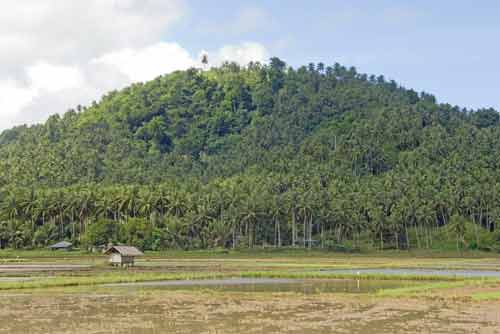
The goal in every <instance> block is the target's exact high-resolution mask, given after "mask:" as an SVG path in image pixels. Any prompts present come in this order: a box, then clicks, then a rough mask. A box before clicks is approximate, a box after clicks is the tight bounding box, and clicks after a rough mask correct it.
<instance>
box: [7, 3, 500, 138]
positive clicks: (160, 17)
mask: <svg viewBox="0 0 500 334" xmlns="http://www.w3.org/2000/svg"><path fill="white" fill-rule="evenodd" d="M2 9H3V10H2V11H0V65H1V66H0V130H2V129H6V128H9V127H11V126H15V125H20V124H32V123H37V122H41V121H44V120H45V119H46V118H47V117H48V115H51V114H54V113H63V112H65V111H66V110H68V109H69V108H74V107H75V106H76V105H78V104H81V105H87V104H89V103H91V101H93V100H99V99H100V97H101V96H102V95H103V94H105V93H106V92H108V91H110V90H114V89H120V88H122V87H125V86H126V85H129V84H131V83H133V82H137V81H146V80H151V79H153V78H155V77H156V76H158V75H161V74H165V73H169V72H172V71H174V70H182V69H186V68H189V67H193V66H195V67H199V66H200V61H199V59H200V54H201V53H203V52H208V54H209V59H210V63H211V65H212V66H214V65H215V66H216V65H218V64H221V63H222V62H224V61H236V62H238V63H240V64H246V63H248V61H263V62H264V61H266V60H267V59H268V58H269V57H270V56H278V57H280V58H282V59H283V60H285V61H286V62H287V63H288V64H290V65H292V66H300V65H307V64H308V63H309V62H323V63H325V64H333V63H335V62H339V63H342V64H344V65H345V66H356V67H357V68H358V71H360V72H364V73H368V74H377V75H378V74H383V75H384V76H385V77H386V78H389V79H394V80H396V81H398V82H399V83H400V84H402V85H404V86H406V87H407V88H413V89H415V90H418V91H422V90H425V91H426V92H429V93H432V94H434V95H436V97H437V98H438V100H439V101H440V102H446V103H450V104H453V105H459V106H461V107H467V108H480V107H494V108H496V109H498V110H500V94H498V92H497V77H499V75H500V65H499V59H500V43H499V42H498V39H499V38H498V37H500V20H499V19H498V18H499V17H500V2H498V1H492V0H478V1H475V2H472V1H460V0H459V1H451V0H441V1H429V0H419V1H408V0H400V1H390V0H372V1H368V0H357V1H355V0H352V1H339V0H330V1H326V0H310V1H298V0H288V1H278V0H268V1H263V0H256V1H236V0H233V1H229V0H217V1H207V0H147V1H145V0H72V1H61V0H23V1H19V0H2Z"/></svg>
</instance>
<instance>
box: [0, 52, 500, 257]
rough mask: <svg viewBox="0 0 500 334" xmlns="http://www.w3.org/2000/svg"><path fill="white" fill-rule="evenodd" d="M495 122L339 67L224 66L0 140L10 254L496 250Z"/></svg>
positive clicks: (142, 88)
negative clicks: (75, 246)
mask: <svg viewBox="0 0 500 334" xmlns="http://www.w3.org/2000/svg"><path fill="white" fill-rule="evenodd" d="M499 135H500V126H499V115H498V113H497V112H496V111H495V110H492V109H482V110H477V111H469V110H462V109H459V108H457V107H453V106H450V105H444V104H438V103H436V99H435V98H434V97H433V96H432V95H429V94H426V93H417V92H415V91H413V90H407V89H405V88H403V87H400V86H398V85H397V84H396V83H395V82H394V81H387V80H385V79H384V77H383V76H379V77H375V76H367V75H364V74H359V73H357V71H356V69H355V68H349V69H347V68H345V67H343V66H341V65H338V64H336V65H335V66H332V67H326V66H325V65H323V64H321V63H320V64H310V65H309V66H308V67H301V68H298V69H293V68H290V67H288V66H287V65H286V64H285V63H283V62H282V61H281V60H279V59H276V58H273V59H271V62H270V64H269V65H260V64H250V65H249V66H247V67H244V68H242V67H239V66H237V65H235V64H226V65H224V66H222V67H221V68H216V69H212V70H210V71H206V72H203V71H200V70H196V69H191V70H188V71H182V72H175V73H172V74H169V75H165V76H161V77H159V78H157V79H155V80H153V81H150V82H147V83H144V84H143V83H140V84H135V85H132V86H130V87H128V88H126V89H124V90H122V91H119V92H111V93H109V94H107V95H106V96H104V97H103V98H102V100H101V101H100V102H99V103H93V104H92V105H91V106H90V107H83V108H82V107H78V108H77V110H76V111H75V110H71V111H69V112H67V113H65V114H64V115H62V116H59V115H54V116H51V117H50V118H49V119H48V120H47V122H45V123H44V124H40V125H36V126H32V127H26V126H22V127H16V128H13V129H11V130H7V131H4V132H3V133H2V134H1V135H0V246H1V247H15V248H22V247H39V246H44V245H47V243H49V242H52V241H56V240H61V239H68V240H73V241H75V242H77V243H82V244H84V245H100V244H105V243H108V242H122V243H132V244H136V245H138V246H140V247H142V248H144V249H166V248H183V249H190V248H191V249H192V248H210V247H254V246H257V245H259V246H261V245H273V246H277V247H279V246H296V247H299V246H300V247H311V246H322V247H332V248H358V247H367V246H370V247H377V248H401V249H405V248H410V247H419V248H424V247H426V248H432V247H448V246H449V247H457V248H458V249H463V248H481V249H496V248H497V247H500V233H497V226H496V222H497V221H498V219H499V218H500V205H499V202H498V200H499V195H500V184H499V182H498V180H500V166H499V164H500V159H499V157H500V141H499V140H498V138H499Z"/></svg>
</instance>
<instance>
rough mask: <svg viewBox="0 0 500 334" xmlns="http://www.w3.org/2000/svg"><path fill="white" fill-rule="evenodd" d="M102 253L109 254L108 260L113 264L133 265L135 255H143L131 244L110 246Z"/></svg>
mask: <svg viewBox="0 0 500 334" xmlns="http://www.w3.org/2000/svg"><path fill="white" fill-rule="evenodd" d="M104 254H107V255H110V257H109V262H110V263H111V264H112V265H113V266H133V265H134V259H135V257H136V256H141V255H144V254H143V253H142V252H141V251H140V250H138V249H137V248H135V247H133V246H111V247H109V248H108V249H107V250H106V252H105V253H104Z"/></svg>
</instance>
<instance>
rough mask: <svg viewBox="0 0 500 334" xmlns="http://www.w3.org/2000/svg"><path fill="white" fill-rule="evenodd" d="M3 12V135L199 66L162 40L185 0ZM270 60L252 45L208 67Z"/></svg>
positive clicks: (43, 4) (60, 3) (61, 2)
mask: <svg viewBox="0 0 500 334" xmlns="http://www.w3.org/2000/svg"><path fill="white" fill-rule="evenodd" d="M2 5H3V8H4V10H2V11H0V23H1V24H0V63H1V64H2V67H0V130H2V129H6V128H9V127H12V126H14V125H19V124H24V123H28V124H31V123H34V122H40V121H43V120H45V119H46V118H47V117H48V115H50V114H54V113H62V112H64V111H66V110H67V109H69V108H73V107H75V106H76V105H78V104H82V105H86V104H89V103H90V102H91V101H92V100H98V99H99V98H100V96H101V95H102V94H104V93H106V92H107V91H109V90H113V89H119V88H122V87H124V86H126V85H128V84H130V83H132V82H135V81H146V80H150V79H153V78H155V77H157V76H158V75H161V74H164V73H169V72H172V71H174V70H180V69H186V68H189V67H192V66H201V64H200V59H199V58H198V57H197V56H193V55H192V54H190V53H189V52H188V51H187V50H186V49H184V48H183V47H182V46H181V45H179V44H178V43H175V42H170V43H169V42H164V41H162V40H163V37H164V33H165V32H166V31H167V30H168V29H169V28H170V27H171V26H172V24H174V23H175V22H177V21H178V20H180V19H182V18H183V16H184V13H185V6H184V0H148V1H144V0H75V1H65V0H44V1H40V0H23V1H19V0H3V1H2ZM5 9H6V10H5ZM257 14H258V13H257ZM257 14H255V13H254V15H257ZM250 16H251V15H250ZM250 21H251V20H250ZM267 58H268V56H267V51H266V49H265V47H264V46H262V45H260V44H258V43H254V42H247V43H242V44H236V45H227V46H223V47H222V48H220V49H218V50H217V49H216V50H213V51H211V52H210V55H209V60H210V66H215V65H219V64H220V63H222V62H224V61H235V62H237V63H239V64H247V63H248V62H250V61H261V62H264V61H266V60H267Z"/></svg>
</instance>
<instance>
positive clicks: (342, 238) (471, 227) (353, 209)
mask: <svg viewBox="0 0 500 334" xmlns="http://www.w3.org/2000/svg"><path fill="white" fill-rule="evenodd" d="M482 172H483V171H482V170H477V173H478V174H470V175H463V178H462V179H460V180H457V179H455V178H447V177H446V176H443V175H440V174H436V173H435V172H425V173H415V174H405V175H397V174H395V173H394V172H388V173H386V174H384V176H382V177H365V178H360V179H354V178H348V179H335V178H333V179H328V178H323V177H321V176H320V175H316V176H313V177H310V178H309V177H299V178H297V177H289V176H285V175H280V174H271V175H267V176H240V177H235V178H231V179H226V180H222V181H214V182H211V183H210V184H207V185H203V184H200V183H189V184H185V183H184V184H162V185H158V186H114V187H107V188H103V187H101V186H99V185H88V186H83V187H73V188H64V189H58V190H46V191H33V190H23V191H18V192H12V193H4V194H3V196H2V198H3V201H2V203H1V204H2V206H1V211H0V213H1V214H2V217H4V218H5V220H3V221H2V222H1V223H0V245H1V246H2V247H13V248H29V247H44V246H47V245H48V244H50V243H51V242H55V241H58V240H63V239H65V240H71V241H73V242H74V243H76V244H77V245H81V246H82V247H91V246H100V245H106V244H108V243H115V244H116V243H127V244H134V245H136V246H138V247H141V248H142V249H148V250H161V249H206V248H214V247H225V248H242V247H244V248H246V247H262V246H264V247H307V248H309V247H322V248H332V249H336V250H355V249H362V248H370V249H388V248H397V249H409V248H442V247H453V248H454V247H457V248H458V249H459V250H461V249H483V250H497V249H500V233H495V231H496V222H497V221H498V218H499V216H500V210H499V209H498V198H499V197H498V195H499V194H500V187H498V186H496V187H488V189H485V187H484V185H485V184H488V183H490V184H494V183H495V182H496V179H489V177H488V176H487V175H484V174H481V173H482ZM478 179H482V181H483V182H486V183H483V184H481V183H478V182H477V180H478ZM497 247H498V248H497Z"/></svg>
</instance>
